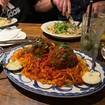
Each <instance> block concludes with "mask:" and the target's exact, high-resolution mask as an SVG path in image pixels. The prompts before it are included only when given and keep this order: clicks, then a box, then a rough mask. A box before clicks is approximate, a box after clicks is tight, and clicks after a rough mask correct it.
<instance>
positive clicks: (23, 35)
mask: <svg viewBox="0 0 105 105" xmlns="http://www.w3.org/2000/svg"><path fill="white" fill-rule="evenodd" d="M25 38H26V33H25V32H23V31H19V33H18V35H16V36H15V37H14V38H12V39H11V40H17V39H25ZM10 45H12V44H0V46H2V47H3V46H10Z"/></svg>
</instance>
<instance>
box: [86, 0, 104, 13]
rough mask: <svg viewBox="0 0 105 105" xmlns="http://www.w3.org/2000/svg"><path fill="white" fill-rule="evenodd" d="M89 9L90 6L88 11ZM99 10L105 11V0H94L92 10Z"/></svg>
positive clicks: (95, 11)
mask: <svg viewBox="0 0 105 105" xmlns="http://www.w3.org/2000/svg"><path fill="white" fill-rule="evenodd" d="M88 11H89V6H88V9H87V12H88ZM99 11H102V12H105V0H102V1H101V0H94V3H93V6H92V12H93V13H95V14H96V13H97V12H99Z"/></svg>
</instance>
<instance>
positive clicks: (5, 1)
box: [0, 0, 9, 7]
mask: <svg viewBox="0 0 105 105" xmlns="http://www.w3.org/2000/svg"><path fill="white" fill-rule="evenodd" d="M8 1H9V0H0V5H1V6H2V7H5V6H6V5H7V4H8Z"/></svg>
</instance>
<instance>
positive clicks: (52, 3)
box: [34, 0, 105, 21]
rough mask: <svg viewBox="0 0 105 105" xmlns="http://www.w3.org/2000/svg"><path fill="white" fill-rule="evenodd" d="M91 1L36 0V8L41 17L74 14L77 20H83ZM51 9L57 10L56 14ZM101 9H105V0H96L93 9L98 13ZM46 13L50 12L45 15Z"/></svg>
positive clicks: (61, 17)
mask: <svg viewBox="0 0 105 105" xmlns="http://www.w3.org/2000/svg"><path fill="white" fill-rule="evenodd" d="M89 2H90V0H36V3H35V4H34V8H35V11H36V12H37V13H40V15H39V19H40V17H42V18H47V19H48V18H50V19H52V20H55V19H67V18H68V17H69V16H72V18H73V19H74V20H75V21H82V15H83V14H84V13H85V12H86V11H88V8H89ZM51 10H55V11H53V14H54V16H53V15H51V12H52V11H51ZM99 10H103V11H104V10H105V0H94V3H93V8H92V11H93V12H94V13H97V12H98V11H99ZM44 13H45V14H47V13H48V14H47V15H45V17H44ZM41 14H42V15H43V16H41ZM43 20H44V19H43ZM45 21H46V19H45Z"/></svg>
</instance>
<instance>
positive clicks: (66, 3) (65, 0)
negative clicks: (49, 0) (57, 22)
mask: <svg viewBox="0 0 105 105" xmlns="http://www.w3.org/2000/svg"><path fill="white" fill-rule="evenodd" d="M53 2H54V4H55V5H56V6H57V8H58V10H59V11H60V12H61V13H62V15H63V16H67V17H68V16H69V15H70V13H71V2H70V0H53Z"/></svg>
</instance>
